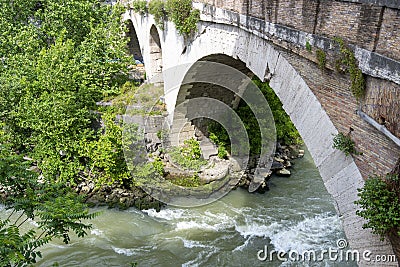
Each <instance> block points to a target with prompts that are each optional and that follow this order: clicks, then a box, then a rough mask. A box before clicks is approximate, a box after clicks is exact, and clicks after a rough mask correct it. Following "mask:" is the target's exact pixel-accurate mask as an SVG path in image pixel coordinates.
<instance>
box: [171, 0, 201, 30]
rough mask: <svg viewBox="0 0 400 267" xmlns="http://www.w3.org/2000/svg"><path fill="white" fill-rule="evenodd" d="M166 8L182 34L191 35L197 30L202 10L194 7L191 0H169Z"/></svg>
mask: <svg viewBox="0 0 400 267" xmlns="http://www.w3.org/2000/svg"><path fill="white" fill-rule="evenodd" d="M165 9H166V11H167V15H168V17H170V18H171V20H172V22H173V23H174V24H175V26H176V29H177V30H178V32H179V33H180V34H183V35H189V34H190V33H192V32H194V31H196V30H197V22H198V21H199V20H200V11H199V10H196V9H193V7H192V1H191V0H167V2H166V4H165Z"/></svg>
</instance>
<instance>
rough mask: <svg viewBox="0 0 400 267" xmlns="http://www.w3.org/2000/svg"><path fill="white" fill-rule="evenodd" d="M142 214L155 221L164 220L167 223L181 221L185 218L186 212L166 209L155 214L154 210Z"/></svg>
mask: <svg viewBox="0 0 400 267" xmlns="http://www.w3.org/2000/svg"><path fill="white" fill-rule="evenodd" d="M143 212H144V213H146V214H147V215H149V216H150V217H153V218H157V219H164V220H167V221H171V220H177V219H181V218H183V217H186V216H187V213H188V212H187V210H184V209H175V208H166V209H163V210H160V211H159V212H157V211H156V210H155V209H148V210H143Z"/></svg>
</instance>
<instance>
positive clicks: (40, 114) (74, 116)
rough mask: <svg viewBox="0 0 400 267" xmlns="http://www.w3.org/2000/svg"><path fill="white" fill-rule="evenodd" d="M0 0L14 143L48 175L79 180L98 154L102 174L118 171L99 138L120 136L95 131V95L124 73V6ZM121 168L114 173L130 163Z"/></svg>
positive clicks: (2, 110)
mask: <svg viewBox="0 0 400 267" xmlns="http://www.w3.org/2000/svg"><path fill="white" fill-rule="evenodd" d="M0 5H1V9H0V17H1V19H0V58H1V62H0V68H1V71H0V82H1V84H2V89H1V91H0V115H1V120H2V121H3V122H4V123H5V127H6V129H7V131H8V132H9V133H11V134H12V135H13V136H14V138H13V141H12V142H13V144H12V149H13V150H14V151H18V152H19V153H21V154H24V155H26V156H29V157H31V158H33V159H34V161H35V163H36V164H37V165H38V167H39V169H40V170H41V171H42V173H43V175H44V177H45V178H46V179H49V180H57V181H64V182H69V183H71V184H75V183H76V182H77V181H78V180H79V178H80V177H82V175H83V176H87V175H88V174H89V173H90V170H91V169H90V168H89V167H88V166H93V162H96V164H95V165H96V168H99V169H103V170H98V172H97V173H98V174H106V177H107V176H110V175H108V174H110V172H111V173H113V174H115V173H117V171H115V170H112V171H109V169H107V168H108V167H109V166H105V165H106V164H104V162H101V161H102V160H104V158H103V159H102V160H100V159H99V158H98V157H99V155H98V154H101V153H102V152H101V151H99V150H102V149H103V148H102V147H100V146H99V145H98V144H99V142H102V144H105V143H107V140H110V139H113V138H114V139H113V140H111V141H110V142H114V141H116V140H115V136H114V137H110V136H109V137H102V132H101V131H96V125H98V124H99V121H100V117H99V115H98V112H96V109H97V106H96V102H98V101H100V100H101V99H102V98H103V97H105V96H109V95H115V94H118V93H119V90H120V89H119V88H120V86H121V84H123V83H124V82H125V81H126V70H127V68H126V66H127V64H128V60H129V59H128V57H127V54H126V40H125V39H124V38H122V37H121V36H123V32H124V29H123V28H122V26H121V25H123V24H122V23H121V12H122V10H121V9H120V8H119V7H118V6H113V7H112V6H110V5H105V4H102V2H101V1H96V0H82V1H78V0H67V1H62V2H60V1H56V0H47V1H40V2H38V1H4V0H2V1H1V4H0ZM108 126H110V127H113V126H112V125H111V124H108ZM97 128H98V127H97ZM108 133H110V134H111V135H114V134H115V129H114V130H107V131H106V135H107V134H108ZM113 145H115V143H114V144H113ZM111 146H112V145H111ZM95 147H97V148H98V151H94V148H95ZM88 152H90V153H88ZM108 152H110V150H108ZM117 152H118V153H119V154H118V153H117ZM117 152H114V151H113V150H112V151H111V154H115V153H117V154H118V155H111V156H110V157H112V158H114V159H116V158H119V156H120V155H121V153H120V151H117ZM103 156H104V155H103ZM104 157H105V156H104ZM110 164H114V163H110ZM114 165H115V164H114ZM116 165H118V166H119V165H121V164H120V163H118V164H116ZM119 172H120V173H119V174H117V175H116V176H117V180H118V179H119V178H120V177H121V176H124V175H125V174H126V168H124V167H121V168H120V170H119ZM108 178H109V177H108Z"/></svg>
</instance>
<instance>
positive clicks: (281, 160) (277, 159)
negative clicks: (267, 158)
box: [274, 157, 285, 163]
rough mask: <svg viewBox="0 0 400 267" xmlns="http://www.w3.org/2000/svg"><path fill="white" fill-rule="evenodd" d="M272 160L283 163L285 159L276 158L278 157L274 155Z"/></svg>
mask: <svg viewBox="0 0 400 267" xmlns="http://www.w3.org/2000/svg"><path fill="white" fill-rule="evenodd" d="M274 161H276V162H280V163H284V162H285V160H283V159H281V158H278V157H274Z"/></svg>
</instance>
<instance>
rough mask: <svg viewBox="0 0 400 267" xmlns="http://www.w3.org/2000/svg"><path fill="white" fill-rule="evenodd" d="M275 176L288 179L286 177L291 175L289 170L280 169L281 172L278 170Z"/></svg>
mask: <svg viewBox="0 0 400 267" xmlns="http://www.w3.org/2000/svg"><path fill="white" fill-rule="evenodd" d="M276 175H278V176H283V177H288V176H290V175H291V173H290V171H289V170H287V169H285V168H283V169H281V170H278V171H277V172H276Z"/></svg>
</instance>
